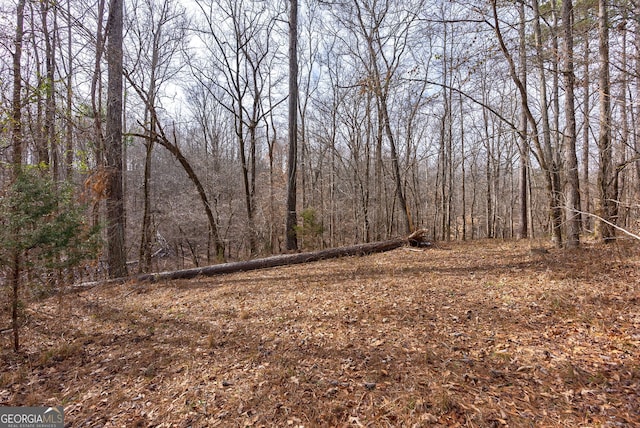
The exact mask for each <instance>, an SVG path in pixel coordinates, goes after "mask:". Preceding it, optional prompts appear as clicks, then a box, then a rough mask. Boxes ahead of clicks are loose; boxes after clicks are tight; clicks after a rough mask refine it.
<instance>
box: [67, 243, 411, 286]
mask: <svg viewBox="0 0 640 428" xmlns="http://www.w3.org/2000/svg"><path fill="white" fill-rule="evenodd" d="M406 243H407V240H406V239H401V238H398V239H392V240H389V241H382V242H372V243H369V244H359V245H351V246H348V247H338V248H330V249H327V250H320V251H312V252H306V253H296V254H282V255H278V256H271V257H266V258H262V259H253V260H247V261H241V262H231V263H222V264H218V265H212V266H205V267H199V268H192V269H181V270H176V271H169V272H158V273H149V274H142V275H138V276H133V277H129V278H118V279H112V280H106V281H98V282H89V283H83V284H77V285H74V286H73V288H75V289H86V288H91V287H95V286H98V285H115V284H122V283H124V282H128V281H135V282H156V281H167V280H175V279H191V278H195V277H198V276H214V275H222V274H227V273H235V272H245V271H250V270H256V269H266V268H272V267H278V266H289V265H295V264H301V263H309V262H315V261H320V260H327V259H334V258H338V257H350V256H364V255H367V254H373V253H382V252H385V251H391V250H394V249H396V248H399V247H401V246H403V245H405V244H406Z"/></svg>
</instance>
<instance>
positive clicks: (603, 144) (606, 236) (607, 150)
mask: <svg viewBox="0 0 640 428" xmlns="http://www.w3.org/2000/svg"><path fill="white" fill-rule="evenodd" d="M598 53H599V62H600V72H599V74H598V82H599V90H598V91H599V99H600V115H599V122H600V133H599V135H598V155H599V160H600V164H599V166H598V179H597V186H598V199H597V203H596V214H597V215H598V217H600V218H601V220H600V219H599V220H598V221H597V222H596V228H595V232H596V237H597V238H598V239H600V240H602V241H604V242H612V241H613V239H614V238H615V229H614V228H613V227H612V226H611V224H610V223H615V219H614V218H612V212H613V210H612V206H613V203H614V201H613V194H612V178H613V160H612V151H613V150H612V142H611V91H610V87H611V83H610V77H609V16H608V11H607V3H606V1H605V0H598Z"/></svg>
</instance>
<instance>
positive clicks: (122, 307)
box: [0, 241, 640, 427]
mask: <svg viewBox="0 0 640 428" xmlns="http://www.w3.org/2000/svg"><path fill="white" fill-rule="evenodd" d="M528 251H529V248H528V245H526V244H524V243H523V244H516V243H503V242H502V243H498V242H486V241H483V242H474V243H467V244H451V245H450V248H449V249H447V250H445V249H442V248H438V247H437V246H436V248H432V249H430V250H428V251H426V252H425V251H408V250H407V249H399V250H396V251H393V252H390V253H386V254H376V255H372V256H368V257H363V258H347V259H339V260H332V261H326V262H320V263H313V264H307V265H299V266H293V267H286V268H277V269H270V270H263V271H255V272H250V273H244V274H233V275H228V276H223V277H219V278H216V279H215V280H211V282H210V280H207V279H200V280H199V282H198V283H194V282H186V281H184V282H176V283H169V284H153V285H152V284H150V285H145V286H143V288H144V290H142V291H141V290H138V292H135V293H132V289H133V287H139V286H134V285H130V284H129V285H121V286H115V287H111V288H107V287H105V288H102V289H98V290H92V291H87V292H85V293H80V294H79V295H73V296H71V297H70V298H73V299H76V300H75V301H74V302H73V304H72V305H67V306H66V309H65V310H63V311H62V312H60V311H59V309H58V307H57V304H58V301H57V299H51V300H48V301H45V302H43V303H42V305H40V306H39V307H38V310H37V311H36V310H30V311H29V317H28V319H29V324H28V325H27V326H25V328H26V329H28V331H29V340H30V343H29V349H30V352H31V353H30V354H28V355H27V356H26V357H24V358H25V359H26V360H20V359H16V358H15V357H10V354H7V355H8V357H10V358H7V360H6V361H8V362H7V364H6V365H4V366H2V371H1V372H0V404H3V405H23V404H30V403H32V402H33V403H35V402H38V403H50V404H60V403H65V409H66V410H67V420H68V421H70V422H71V424H72V425H74V426H79V425H86V426H96V425H104V424H107V423H108V424H111V425H123V426H124V425H126V426H133V425H135V424H138V425H139V426H145V425H154V426H170V425H171V426H225V427H227V426H307V427H308V426H345V427H349V426H417V427H419V426H530V425H532V424H533V425H535V426H581V425H588V426H595V425H602V424H620V425H625V424H626V425H628V426H632V425H633V424H637V423H638V421H639V420H640V413H639V412H640V410H639V409H638V406H637V403H638V402H639V400H640V397H639V391H640V387H639V385H640V365H639V363H638V361H640V301H639V299H638V296H639V294H638V293H639V290H638V284H637V281H636V282H629V278H635V279H637V278H638V275H637V271H638V270H640V269H639V268H640V260H639V259H638V256H637V255H636V254H638V252H637V251H636V252H632V251H630V252H626V253H624V254H623V255H621V254H620V253H619V252H618V253H616V250H614V249H613V250H612V249H611V247H609V246H607V247H594V248H585V249H584V250H579V251H577V252H572V253H570V254H567V255H565V253H563V252H560V251H557V250H552V252H551V254H549V255H547V256H546V257H545V258H544V260H541V259H540V258H534V257H529V256H528ZM611 259H615V260H616V263H618V265H619V266H622V267H624V268H621V269H620V270H619V272H618V271H617V270H612V269H610V268H609V267H608V263H609V261H610V260H611ZM634 275H635V276H634ZM634 281H635V280H634ZM210 283H211V284H214V283H215V286H214V287H210V286H209V284H210ZM121 296H127V298H126V299H123V298H122V297H121ZM52 320H54V321H52ZM44 326H46V328H44ZM61 337H63V338H64V341H58V338H61ZM2 340H5V338H2ZM52 343H53V344H54V345H55V346H54V345H52ZM47 352H48V353H49V354H47ZM4 356H5V355H3V357H4ZM25 365H26V366H28V367H29V370H24V369H23V367H25ZM18 374H20V375H18ZM61 385H63V386H61Z"/></svg>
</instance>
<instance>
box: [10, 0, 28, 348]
mask: <svg viewBox="0 0 640 428" xmlns="http://www.w3.org/2000/svg"><path fill="white" fill-rule="evenodd" d="M24 6H25V0H19V1H18V6H17V9H16V34H15V44H14V52H13V99H12V101H11V102H12V106H11V107H12V112H11V121H12V124H11V125H12V126H11V131H12V132H11V134H12V135H11V138H12V144H13V154H12V157H13V158H12V162H13V180H16V179H17V178H18V176H19V175H20V173H21V172H22V143H23V141H22V96H21V92H22V43H23V36H24ZM13 233H14V234H15V235H16V236H17V235H18V233H19V230H17V229H16V230H14V231H13ZM11 259H12V260H11V272H10V273H9V283H10V286H11V290H12V294H11V327H12V329H13V350H14V351H15V352H18V350H19V349H20V336H19V332H18V303H19V299H20V275H21V271H22V257H21V254H20V249H19V248H14V249H13V254H12V257H11Z"/></svg>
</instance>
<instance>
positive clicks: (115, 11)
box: [105, 0, 127, 278]
mask: <svg viewBox="0 0 640 428" xmlns="http://www.w3.org/2000/svg"><path fill="white" fill-rule="evenodd" d="M122 13H123V2H122V0H111V2H110V6H109V20H108V23H107V40H108V44H107V51H106V54H107V63H108V83H107V122H106V141H105V148H106V150H105V155H106V164H105V167H106V171H107V173H108V193H107V258H108V263H109V267H108V272H109V277H110V278H119V277H123V276H126V275H127V260H126V252H125V235H124V232H125V230H124V227H125V225H124V195H123V187H122V95H123V92H122V88H123V86H122V72H123V68H122V57H123V55H122V31H123V17H122Z"/></svg>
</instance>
